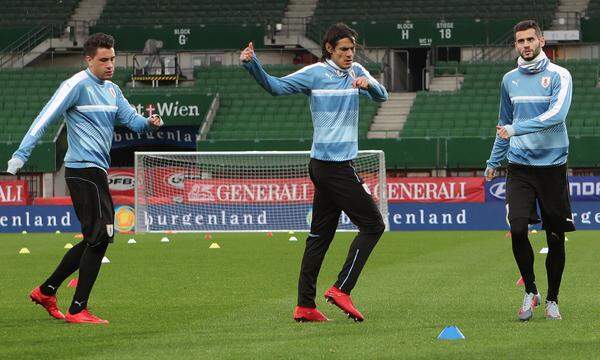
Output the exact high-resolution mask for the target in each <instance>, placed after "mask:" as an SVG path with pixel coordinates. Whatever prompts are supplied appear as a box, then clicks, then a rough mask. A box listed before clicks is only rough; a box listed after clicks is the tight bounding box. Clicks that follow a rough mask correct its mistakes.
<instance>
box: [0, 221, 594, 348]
mask: <svg viewBox="0 0 600 360" xmlns="http://www.w3.org/2000/svg"><path fill="white" fill-rule="evenodd" d="M296 235H297V237H298V239H299V241H298V242H289V241H288V237H289V236H288V235H287V234H284V233H275V234H274V236H273V237H271V238H269V237H267V236H266V234H265V233H255V234H254V233H243V234H213V240H212V241H216V242H218V243H219V244H220V245H221V248H220V249H209V245H210V243H211V241H209V240H205V239H204V234H170V235H169V237H170V238H171V242H170V243H161V242H160V238H161V237H162V235H158V234H156V235H155V234H152V235H137V236H135V238H136V240H137V242H138V243H137V244H135V245H128V244H127V243H126V242H127V239H128V238H130V237H131V236H128V235H119V236H117V239H116V242H115V244H113V245H111V246H110V247H109V250H108V254H107V256H108V257H109V259H110V260H111V263H110V264H105V265H103V266H102V270H101V272H100V276H99V279H98V281H97V283H96V286H95V288H94V291H93V293H92V297H91V299H90V309H91V310H92V311H93V312H95V313H96V314H98V315H99V316H101V317H103V318H106V319H108V320H110V322H111V323H110V325H108V326H98V325H71V324H66V323H63V322H60V321H57V320H52V319H50V318H49V316H48V315H47V314H46V313H45V312H44V311H43V309H42V308H41V307H40V306H37V305H33V304H32V303H30V302H29V300H28V298H27V294H28V292H29V291H30V290H31V289H32V288H33V287H34V286H36V285H37V284H39V283H40V282H41V281H42V280H43V279H44V278H45V277H46V276H47V275H48V274H49V273H50V272H51V271H52V270H54V267H55V266H56V264H57V263H58V261H59V260H60V258H61V257H62V255H63V253H64V252H65V250H64V249H63V246H64V245H65V243H66V242H74V241H77V240H76V239H74V238H73V234H60V235H57V234H27V235H22V234H10V235H6V234H5V235H2V236H0V279H1V281H0V295H1V306H0V358H1V359H26V358H31V359H40V358H51V359H52V358H53V359H65V358H69V359H75V358H85V359H111V358H114V359H161V358H165V359H167V358H168V359H181V358H191V359H201V358H205V359H218V358H244V359H273V358H277V359H280V358H281V359H291V358H308V359H314V358H339V359H342V358H344V359H345V358H352V359H383V358H389V359H403V358H418V359H440V358H455V359H484V358H488V359H504V358H506V359H516V358H526V359H535V358H544V359H548V358H553V359H556V358H565V359H566V358H568V359H575V358H582V359H589V358H597V357H598V354H600V352H599V351H600V350H599V349H600V345H599V344H600V312H599V311H598V299H599V298H600V288H599V287H598V259H600V258H599V256H600V255H599V254H600V242H599V241H598V235H599V233H598V232H585V231H581V232H577V233H573V234H569V235H568V236H569V241H568V242H567V267H566V270H565V274H564V277H563V286H562V289H561V297H560V299H561V312H562V315H563V318H564V320H562V321H554V322H553V321H547V320H545V319H544V317H543V310H542V308H538V310H536V313H535V316H534V318H533V320H532V321H530V322H529V323H520V322H519V321H518V320H517V310H518V307H519V306H520V303H521V300H522V295H523V288H522V287H517V286H516V285H515V282H516V281H517V279H518V278H519V276H518V273H517V268H516V265H515V263H514V260H513V257H512V252H511V247H510V239H509V238H506V237H505V236H504V233H503V232H499V231H498V232H395V233H386V234H384V236H383V237H382V239H381V241H380V243H379V245H378V246H377V247H376V248H375V251H374V252H373V254H372V256H371V258H370V261H369V263H368V264H367V266H366V267H365V270H364V272H363V274H362V277H361V279H360V280H359V283H358V285H357V287H356V289H355V290H354V292H353V294H352V295H353V299H354V302H355V304H356V305H357V306H358V307H359V309H361V310H362V311H363V314H364V315H365V317H366V321H365V322H363V323H354V322H352V321H351V320H349V319H347V318H345V316H344V315H343V314H342V313H341V311H339V310H338V309H337V308H335V307H332V306H329V305H327V304H325V301H324V299H323V298H322V293H323V292H324V291H325V289H326V288H327V287H328V286H330V285H331V284H332V283H333V282H334V280H335V278H336V275H337V272H338V271H339V269H340V267H341V264H342V263H343V261H344V258H345V255H346V251H347V249H348V246H349V243H350V241H351V239H352V237H353V234H352V233H338V235H337V236H336V239H335V240H334V242H333V244H332V246H331V249H330V251H329V253H328V254H327V257H326V258H325V263H324V265H323V269H322V271H321V275H320V277H319V284H318V294H319V298H318V300H317V304H318V306H319V308H320V309H321V310H323V311H324V312H325V314H326V315H328V316H329V317H330V318H331V319H332V320H333V321H331V322H329V323H320V324H312V323H310V324H309V323H306V324H298V323H295V322H294V321H293V320H292V310H293V307H294V305H295V301H296V284H297V278H298V270H299V264H300V259H301V256H302V252H303V248H304V241H303V240H304V236H305V234H296ZM531 237H532V244H533V246H534V249H535V251H536V274H537V276H538V286H539V287H540V289H541V290H542V295H545V293H546V289H545V288H546V275H545V268H544V260H545V255H542V254H539V253H538V252H539V250H540V248H542V247H543V246H545V237H544V235H543V234H542V233H539V234H536V235H532V236H531ZM22 247H27V248H29V249H30V250H31V254H30V255H19V254H18V252H19V249H20V248H22ZM66 283H67V282H65V283H64V284H63V286H62V287H61V289H60V290H59V293H58V296H59V305H60V307H61V309H63V310H66V308H67V306H68V304H69V302H70V300H71V296H72V295H73V292H74V289H71V288H67V286H66ZM447 325H457V326H458V327H459V328H460V329H461V330H462V332H463V333H464V334H465V336H466V340H462V341H440V340H437V339H436V337H437V335H438V334H439V332H440V331H441V330H442V329H443V328H444V327H445V326H447Z"/></svg>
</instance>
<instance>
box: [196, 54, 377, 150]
mask: <svg viewBox="0 0 600 360" xmlns="http://www.w3.org/2000/svg"><path fill="white" fill-rule="evenodd" d="M265 69H266V70H267V72H269V73H270V74H272V75H274V76H284V75H287V74H290V73H292V72H294V71H295V70H297V68H296V67H294V66H293V65H289V66H288V65H270V66H269V65H267V66H265ZM195 76H196V79H197V81H196V86H197V87H199V88H201V89H205V91H208V92H218V93H219V94H220V99H221V100H220V104H221V105H220V108H219V111H218V112H217V116H216V118H215V120H214V123H213V125H212V127H211V131H210V132H209V139H311V138H312V122H311V116H310V111H309V109H308V98H307V97H306V96H305V95H302V94H298V95H292V96H283V97H273V96H271V95H269V94H268V93H267V92H266V91H265V90H264V89H263V88H261V87H260V86H259V85H258V84H257V83H256V82H255V81H254V80H253V79H252V78H251V77H250V76H249V75H248V73H247V72H246V70H245V69H244V68H242V67H240V66H232V67H228V66H213V67H197V68H196V69H195ZM376 112H377V104H375V103H373V102H371V101H368V99H366V98H365V99H361V102H360V115H359V121H360V125H359V137H360V138H364V137H365V136H366V133H367V131H368V130H369V125H370V124H371V122H372V120H373V117H374V116H375V113H376Z"/></svg>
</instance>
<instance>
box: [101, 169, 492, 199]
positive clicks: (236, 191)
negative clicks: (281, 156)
mask: <svg viewBox="0 0 600 360" xmlns="http://www.w3.org/2000/svg"><path fill="white" fill-rule="evenodd" d="M117 172H121V173H122V170H119V171H117ZM210 175H211V174H198V173H190V169H186V168H183V167H163V168H154V169H149V170H147V172H146V176H145V179H144V182H145V184H144V185H145V186H146V187H147V188H148V189H150V197H151V198H152V199H154V200H152V201H151V202H156V203H164V202H166V203H171V202H173V201H175V202H185V203H224V204H234V203H281V202H282V203H311V202H312V198H313V193H314V189H313V185H312V183H311V181H310V179H309V178H308V177H306V178H286V179H239V178H233V179H223V178H220V179H207V178H204V179H203V177H210ZM131 177H133V170H131ZM119 179H121V178H120V177H117V178H115V181H114V182H115V184H114V186H117V185H119V186H120V187H125V184H123V182H124V181H125V179H123V180H119ZM363 179H364V180H365V187H368V188H369V191H370V192H371V193H372V194H373V195H374V196H375V198H376V200H377V198H378V197H377V194H378V193H379V189H378V186H377V183H376V179H374V178H373V176H363ZM112 191H113V190H112V188H111V192H112ZM132 191H133V185H132ZM120 194H122V193H120ZM387 194H388V201H389V202H390V203H466V202H485V188H484V179H483V178H482V177H449V178H430V177H428V178H387Z"/></svg>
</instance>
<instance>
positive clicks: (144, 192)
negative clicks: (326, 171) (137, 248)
mask: <svg viewBox="0 0 600 360" xmlns="http://www.w3.org/2000/svg"><path fill="white" fill-rule="evenodd" d="M309 160H310V152H308V151H270V152H260V151H248V152H136V153H135V209H136V226H135V228H136V232H166V231H172V232H208V231H211V232H212V231H215V232H219V231H289V230H293V231H309V230H310V222H311V218H312V200H313V193H314V188H313V184H312V182H311V181H310V178H309V176H308V162H309ZM354 167H355V169H356V172H357V173H358V174H359V176H360V177H361V178H362V179H363V180H364V183H365V185H366V186H368V187H369V190H370V191H371V193H372V195H373V197H374V199H375V201H376V203H377V204H378V206H379V210H380V211H381V213H382V214H383V218H384V220H385V221H386V228H387V227H388V226H387V192H386V188H387V186H386V177H385V158H384V153H383V151H380V150H367V151H359V153H358V157H357V158H356V160H355V161H354ZM356 229H357V228H356V226H355V225H354V224H352V222H351V221H350V219H349V218H348V216H346V214H344V213H342V215H341V216H340V220H339V224H338V230H356Z"/></svg>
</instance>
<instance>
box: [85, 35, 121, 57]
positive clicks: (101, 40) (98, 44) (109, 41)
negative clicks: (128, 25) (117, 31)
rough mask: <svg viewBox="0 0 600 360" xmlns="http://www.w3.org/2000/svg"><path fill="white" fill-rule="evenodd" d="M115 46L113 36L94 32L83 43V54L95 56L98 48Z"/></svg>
mask: <svg viewBox="0 0 600 360" xmlns="http://www.w3.org/2000/svg"><path fill="white" fill-rule="evenodd" d="M114 47H115V38H114V37H112V36H110V35H107V34H104V33H95V34H93V35H91V36H90V37H89V38H88V39H87V40H86V41H85V43H84V44H83V54H84V55H86V56H91V57H94V56H96V51H97V50H98V48H105V49H112V48H114Z"/></svg>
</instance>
